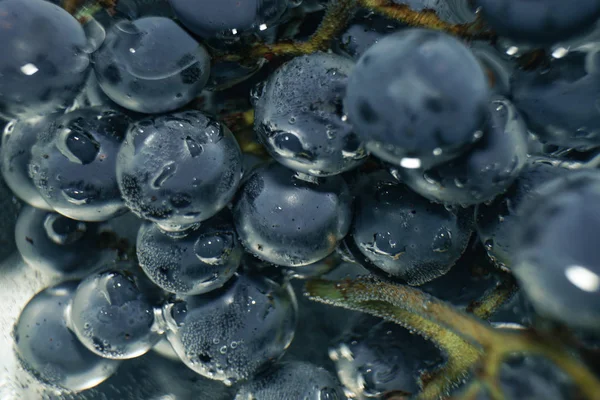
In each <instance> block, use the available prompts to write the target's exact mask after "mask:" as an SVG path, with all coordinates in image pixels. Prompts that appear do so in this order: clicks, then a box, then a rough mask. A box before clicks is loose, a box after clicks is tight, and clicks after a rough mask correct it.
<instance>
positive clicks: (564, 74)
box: [511, 3, 600, 148]
mask: <svg viewBox="0 0 600 400" xmlns="http://www.w3.org/2000/svg"><path fill="white" fill-rule="evenodd" d="M599 8H600V3H599ZM599 54H600V53H598V51H597V50H595V49H592V50H590V49H588V48H586V47H582V48H578V49H573V50H571V52H570V53H569V54H567V55H566V56H565V57H563V58H560V59H555V60H553V61H552V63H551V64H550V66H549V68H542V69H539V70H535V71H519V72H517V73H516V74H514V75H513V77H512V81H511V84H512V87H513V98H514V102H515V105H516V106H517V108H518V109H519V111H521V113H522V114H523V116H524V118H525V120H526V121H527V124H528V126H529V128H530V129H531V130H532V131H533V132H534V133H535V134H536V135H537V136H538V137H539V139H540V140H541V141H542V142H544V143H548V144H553V145H557V146H563V147H583V148H586V147H590V146H599V145H600V108H599V107H598V99H599V98H600V69H599V68H600V64H599V58H598V55H599Z"/></svg>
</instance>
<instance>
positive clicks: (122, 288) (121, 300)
mask: <svg viewBox="0 0 600 400" xmlns="http://www.w3.org/2000/svg"><path fill="white" fill-rule="evenodd" d="M70 319H71V326H72V329H73V331H74V332H75V334H76V335H77V337H78V338H79V340H80V341H81V343H83V345H84V346H86V347H87V348H88V349H89V350H90V351H92V352H94V353H96V354H98V355H99V356H101V357H105V358H111V359H127V358H134V357H139V356H141V355H142V354H144V353H146V352H148V351H149V350H150V349H151V348H152V346H154V345H155V344H156V343H157V342H158V340H159V338H160V334H159V333H158V331H157V329H156V328H155V327H154V326H153V325H154V322H155V321H154V308H153V306H152V304H151V299H150V298H148V297H147V296H146V295H145V294H144V292H143V291H142V290H140V288H139V287H138V285H137V284H136V282H135V280H134V278H133V277H131V276H128V275H127V274H126V273H125V272H121V271H105V272H101V273H96V274H92V275H90V276H89V277H87V278H86V279H84V280H83V281H82V282H81V283H80V284H79V286H78V287H77V291H76V292H75V294H74V296H73V300H72V301H71V308H70Z"/></svg>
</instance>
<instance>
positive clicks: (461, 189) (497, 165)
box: [393, 99, 527, 206]
mask: <svg viewBox="0 0 600 400" xmlns="http://www.w3.org/2000/svg"><path fill="white" fill-rule="evenodd" d="M490 115H491V120H490V123H489V125H488V127H487V128H486V129H485V130H484V131H483V136H482V138H481V139H480V140H479V141H478V142H477V143H476V144H475V145H474V146H473V147H472V148H471V149H469V150H468V151H467V152H466V153H465V154H463V155H461V156H459V157H457V158H455V159H453V160H451V161H448V162H446V163H443V164H440V165H436V166H435V167H433V168H430V169H425V170H423V169H409V168H397V169H394V171H393V174H394V176H396V177H398V178H399V179H400V181H401V182H404V183H406V184H407V185H408V186H409V187H410V188H411V189H412V190H414V191H415V192H417V193H419V194H420V195H422V196H424V197H427V198H428V199H430V200H432V201H436V202H439V203H444V204H454V205H462V206H469V205H474V204H479V203H483V202H485V201H489V200H492V199H494V198H495V197H496V196H497V195H499V194H501V193H503V192H504V191H506V189H508V187H509V186H510V185H511V184H512V183H513V182H514V180H515V179H516V178H517V177H518V176H519V173H520V172H521V169H522V168H523V166H524V165H525V163H526V162H527V127H526V126H525V123H524V122H523V120H522V118H521V117H520V115H519V113H518V112H517V110H516V109H515V107H514V106H513V105H512V104H511V103H510V102H509V101H508V100H504V99H497V100H495V101H493V102H492V103H491V104H490Z"/></svg>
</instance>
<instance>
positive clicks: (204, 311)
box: [165, 275, 297, 385]
mask: <svg viewBox="0 0 600 400" xmlns="http://www.w3.org/2000/svg"><path fill="white" fill-rule="evenodd" d="M296 310H297V305H296V299H295V296H294V293H293V291H292V290H291V288H289V287H285V286H280V285H278V284H276V283H275V282H273V281H271V280H269V279H267V278H264V277H260V276H249V275H236V276H234V277H233V278H232V279H231V280H230V281H229V282H228V283H227V284H226V285H225V286H224V287H223V288H221V289H218V290H215V291H212V292H210V293H208V294H204V295H199V296H189V297H183V298H181V300H179V301H177V302H175V303H174V304H171V305H168V306H167V307H165V312H166V316H165V318H166V319H167V321H168V322H169V323H170V330H169V331H168V332H167V335H168V339H169V342H170V343H171V345H172V346H173V348H174V349H175V352H176V353H177V354H178V355H179V357H180V358H181V359H182V360H183V362H184V363H185V364H186V365H187V366H188V367H190V368H191V369H193V370H194V371H196V372H197V373H199V374H200V375H203V376H206V377H208V378H211V379H216V380H220V381H223V382H224V383H226V384H228V385H231V384H232V383H234V382H237V381H241V380H246V379H249V378H251V377H252V376H253V375H254V374H256V373H257V372H258V371H259V370H260V369H261V368H263V367H265V365H266V364H268V363H270V362H273V361H275V360H277V359H278V358H279V357H280V356H281V355H282V354H283V352H284V351H285V349H286V348H287V347H288V346H289V344H290V343H291V341H292V338H293V337H294V329H295V325H296Z"/></svg>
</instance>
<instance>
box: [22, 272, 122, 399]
mask: <svg viewBox="0 0 600 400" xmlns="http://www.w3.org/2000/svg"><path fill="white" fill-rule="evenodd" d="M76 288H77V282H75V281H70V282H66V283H62V284H60V285H57V286H54V287H51V288H49V289H46V290H44V291H42V292H40V293H38V294H36V295H35V297H33V298H32V299H31V300H30V301H29V302H28V303H27V305H26V306H25V308H24V309H23V311H22V312H21V315H20V316H19V320H18V321H17V323H16V325H15V329H14V337H15V346H16V351H17V355H18V356H19V360H20V361H21V363H22V364H23V366H24V367H25V369H26V370H27V371H29V372H30V373H31V374H32V375H34V376H35V377H37V378H38V379H40V380H41V381H43V382H45V383H48V384H50V385H54V386H58V387H61V388H65V389H69V390H85V389H89V388H91V387H94V386H96V385H98V384H99V383H101V382H102V381H104V380H106V379H107V378H108V377H109V376H111V375H112V374H113V373H114V372H115V371H116V369H117V367H118V365H119V362H118V361H115V360H108V359H104V358H102V357H99V356H97V355H96V354H94V353H92V352H91V351H89V350H88V349H87V348H86V347H85V346H84V345H82V344H81V343H80V342H79V340H78V339H77V337H76V336H75V334H74V333H73V332H71V331H70V330H69V328H68V324H69V321H68V315H67V313H66V309H67V307H68V305H69V302H70V301H71V299H72V297H73V294H74V292H75V289H76Z"/></svg>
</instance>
